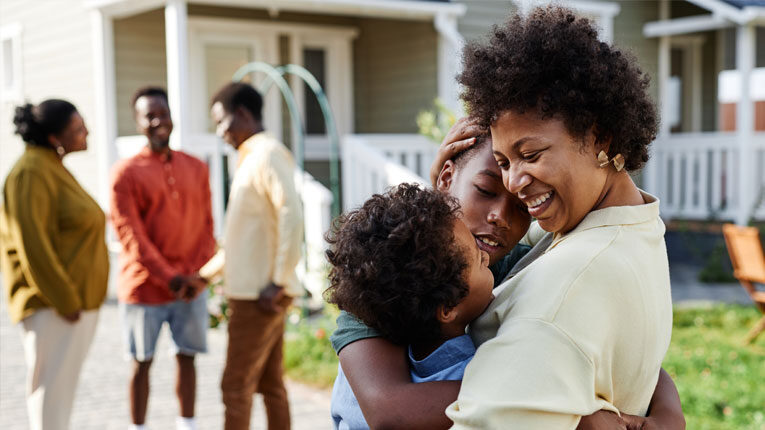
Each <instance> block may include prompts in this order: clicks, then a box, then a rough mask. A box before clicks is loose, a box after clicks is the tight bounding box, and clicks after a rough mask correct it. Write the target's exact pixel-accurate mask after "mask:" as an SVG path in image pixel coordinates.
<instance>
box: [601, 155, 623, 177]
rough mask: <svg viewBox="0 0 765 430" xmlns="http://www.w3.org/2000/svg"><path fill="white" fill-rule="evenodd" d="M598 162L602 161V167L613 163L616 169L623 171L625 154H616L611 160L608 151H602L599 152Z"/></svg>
mask: <svg viewBox="0 0 765 430" xmlns="http://www.w3.org/2000/svg"><path fill="white" fill-rule="evenodd" d="M598 163H600V164H599V166H600V167H606V166H607V165H608V164H609V163H613V164H614V168H615V169H616V171H617V172H621V171H622V169H624V156H623V155H622V154H616V155H615V156H614V158H612V159H610V160H609V159H608V154H606V151H600V152H599V153H598Z"/></svg>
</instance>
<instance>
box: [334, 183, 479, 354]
mask: <svg viewBox="0 0 765 430" xmlns="http://www.w3.org/2000/svg"><path fill="white" fill-rule="evenodd" d="M458 216H459V204H458V203H457V200H455V199H454V198H452V197H449V196H447V195H445V194H443V193H441V192H438V191H434V190H424V189H421V188H420V187H419V186H418V185H416V184H401V185H399V186H397V187H395V188H392V189H391V190H389V191H388V192H387V193H385V194H382V195H381V194H375V195H374V196H372V198H370V199H369V200H367V201H366V203H364V205H363V206H362V207H361V208H359V209H357V210H355V211H352V212H350V213H346V214H343V215H341V216H339V217H338V218H337V219H336V221H335V222H334V225H333V228H332V230H331V231H330V233H329V234H328V235H327V240H328V242H329V243H330V245H331V247H330V250H329V251H327V259H328V260H329V262H330V264H331V265H332V270H331V271H330V273H329V281H330V286H329V288H328V289H327V291H326V293H325V295H326V298H327V301H329V302H330V303H334V304H336V305H337V306H338V307H339V308H340V309H342V310H345V311H347V312H349V313H351V314H353V315H354V316H356V317H357V318H359V319H360V320H361V321H363V322H364V323H365V324H366V325H368V326H369V327H372V328H374V329H376V330H378V331H379V332H380V333H381V334H382V335H383V336H384V337H385V338H387V339H388V340H390V341H392V342H394V343H398V344H402V345H405V344H411V343H417V342H423V341H425V342H427V341H432V340H433V339H437V338H438V337H439V336H440V334H441V330H440V326H439V322H438V320H437V319H436V312H437V311H438V307H439V306H446V307H447V308H451V307H454V306H456V305H457V304H458V303H459V302H460V301H461V300H462V299H463V298H464V297H465V296H467V293H468V285H467V283H466V281H465V278H464V271H465V269H466V268H467V266H468V264H467V261H466V260H465V255H464V252H465V251H464V250H462V249H461V248H460V247H459V246H458V245H457V244H456V242H455V236H454V223H455V222H457V220H458Z"/></svg>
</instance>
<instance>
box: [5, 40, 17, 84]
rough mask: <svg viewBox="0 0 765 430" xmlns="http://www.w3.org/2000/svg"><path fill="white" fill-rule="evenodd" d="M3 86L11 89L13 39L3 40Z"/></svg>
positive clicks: (12, 78) (12, 77)
mask: <svg viewBox="0 0 765 430" xmlns="http://www.w3.org/2000/svg"><path fill="white" fill-rule="evenodd" d="M2 49H3V88H4V89H6V90H10V89H13V80H14V79H15V77H14V76H13V40H11V39H5V40H3V47H2Z"/></svg>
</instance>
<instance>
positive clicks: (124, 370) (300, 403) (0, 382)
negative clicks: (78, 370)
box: [0, 299, 332, 430]
mask: <svg viewBox="0 0 765 430" xmlns="http://www.w3.org/2000/svg"><path fill="white" fill-rule="evenodd" d="M170 342H171V340H170V335H169V332H168V330H167V329H164V330H163V333H162V335H161V337H160V339H159V344H158V349H157V351H158V353H157V356H156V357H155V360H154V361H155V362H154V364H153V365H152V370H151V383H152V385H151V396H150V399H149V412H148V416H147V424H148V427H149V428H150V429H152V430H158V429H163V430H164V429H171V430H172V429H174V428H175V427H174V426H175V417H176V415H177V411H178V405H177V402H176V400H175V359H174V358H173V357H172V356H170V355H169V352H168V348H169V345H170ZM208 342H209V345H208V346H209V349H210V352H209V353H208V354H204V355H201V356H200V357H198V358H197V403H196V415H197V423H198V428H199V429H200V430H207V429H220V428H221V427H222V417H223V405H222V403H221V396H220V389H219V384H220V375H221V371H222V369H223V362H224V358H225V348H226V336H225V332H224V331H221V330H216V329H211V330H210V331H209V334H208ZM129 371H130V362H129V361H126V360H125V358H124V353H123V346H122V337H121V326H120V321H119V314H118V311H117V305H116V303H115V302H114V300H113V299H112V300H109V301H107V303H106V304H105V305H104V306H103V307H102V308H101V313H100V318H99V322H98V329H97V331H96V337H95V339H94V341H93V345H92V347H91V350H90V353H89V354H88V359H87V360H86V362H85V365H84V367H83V370H82V374H81V378H80V384H79V386H78V389H77V394H76V397H75V404H74V410H73V413H72V420H71V426H70V427H71V428H72V429H77V430H91V429H92V430H96V429H98V430H124V429H127V427H128V424H129V415H128V403H127V380H128V373H129ZM24 380H25V364H24V355H23V350H22V345H21V335H20V329H19V327H16V326H15V325H12V324H11V323H10V321H9V319H8V312H7V305H6V303H5V300H2V299H0V429H3V430H24V429H27V428H28V425H27V419H26V406H25V403H24V390H25V385H24ZM287 390H288V392H289V396H290V402H291V412H292V420H293V426H292V427H293V428H294V429H296V430H318V429H330V428H332V425H331V421H330V418H329V401H330V393H329V392H327V391H322V390H316V389H313V388H310V387H306V386H304V385H302V384H298V383H296V382H292V381H288V384H287ZM255 406H256V407H255V408H254V411H253V425H254V428H265V414H264V413H263V406H262V400H260V399H259V398H258V399H256V402H255Z"/></svg>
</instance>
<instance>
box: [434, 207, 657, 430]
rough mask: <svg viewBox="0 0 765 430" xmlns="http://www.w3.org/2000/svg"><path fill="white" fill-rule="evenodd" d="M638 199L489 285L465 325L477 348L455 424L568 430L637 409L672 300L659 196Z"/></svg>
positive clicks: (601, 213)
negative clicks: (594, 416) (489, 294)
mask: <svg viewBox="0 0 765 430" xmlns="http://www.w3.org/2000/svg"><path fill="white" fill-rule="evenodd" d="M643 198H644V200H645V202H646V203H645V204H643V205H639V206H624V207H612V208H606V209H600V210H596V211H593V212H591V213H590V214H588V215H587V216H586V217H585V218H584V219H583V220H582V222H581V223H580V224H579V225H578V226H577V227H576V228H575V229H574V230H572V231H571V232H569V233H567V234H565V235H555V236H554V237H553V241H552V243H551V245H550V247H549V248H548V249H547V251H546V252H545V253H544V254H543V255H541V256H540V257H539V258H538V259H537V260H535V261H534V262H533V263H531V264H529V265H528V266H527V267H526V268H525V269H523V270H521V271H520V272H519V273H518V274H516V275H515V276H514V277H512V278H510V279H509V280H507V281H505V282H504V283H503V284H502V285H500V286H499V287H498V288H496V289H495V290H494V294H495V296H496V299H495V300H494V301H493V302H492V303H491V304H490V305H489V308H488V309H487V310H486V312H485V313H484V314H483V315H482V316H480V317H479V318H478V319H477V320H476V321H475V322H474V323H473V324H472V325H471V328H470V334H471V336H472V338H473V340H474V342H475V343H476V346H478V350H477V352H476V355H475V357H474V358H473V360H472V361H471V362H470V364H469V365H468V366H467V369H466V371H465V376H464V379H463V381H462V388H461V389H460V393H459V397H458V399H457V401H455V402H454V403H452V404H451V405H450V406H449V408H448V409H447V411H446V414H447V415H448V416H449V418H450V419H452V420H453V421H454V428H457V429H468V428H471V429H472V428H476V429H478V428H480V429H505V428H519V429H524V430H527V429H531V430H533V429H545V430H555V429H575V428H576V426H577V424H578V423H579V419H580V416H582V415H589V414H591V413H593V412H595V411H597V410H600V409H609V410H618V411H621V412H626V413H629V414H634V415H644V414H645V413H646V411H647V408H648V404H649V402H650V399H651V395H652V394H653V391H654V388H655V387H656V381H657V379H658V376H659V369H660V367H661V362H662V359H663V358H664V354H665V353H666V351H667V348H668V346H669V341H670V336H671V332H672V303H671V297H670V282H669V267H668V261H667V251H666V246H665V243H664V230H665V228H664V224H663V222H662V221H661V219H660V218H659V202H658V200H657V199H656V198H655V197H653V196H650V195H648V194H645V193H644V194H643ZM532 233H535V232H532ZM535 235H536V234H531V235H530V236H535ZM536 236H538V235H536Z"/></svg>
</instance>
